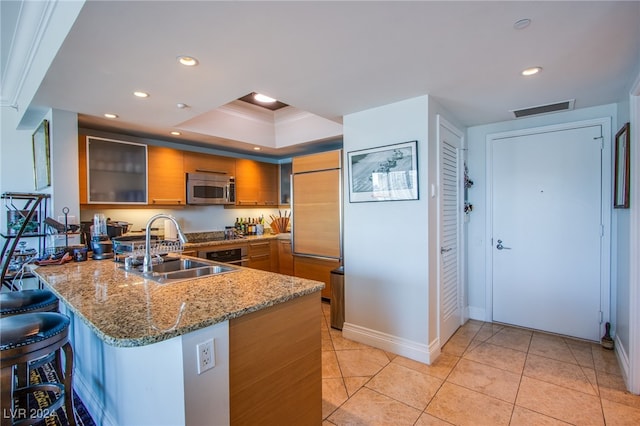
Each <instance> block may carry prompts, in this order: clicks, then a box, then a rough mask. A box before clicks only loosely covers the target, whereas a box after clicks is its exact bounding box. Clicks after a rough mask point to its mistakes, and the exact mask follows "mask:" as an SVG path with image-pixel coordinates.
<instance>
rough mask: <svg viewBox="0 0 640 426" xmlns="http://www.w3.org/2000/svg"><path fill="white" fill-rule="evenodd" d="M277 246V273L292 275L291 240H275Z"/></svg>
mask: <svg viewBox="0 0 640 426" xmlns="http://www.w3.org/2000/svg"><path fill="white" fill-rule="evenodd" d="M277 245H278V272H279V273H280V274H285V275H293V274H294V269H293V254H291V240H280V239H279V240H277Z"/></svg>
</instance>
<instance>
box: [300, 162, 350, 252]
mask: <svg viewBox="0 0 640 426" xmlns="http://www.w3.org/2000/svg"><path fill="white" fill-rule="evenodd" d="M341 173H342V170H341V169H330V170H320V171H313V172H305V173H298V174H294V175H293V177H292V179H293V182H292V186H293V199H292V211H293V221H292V241H293V245H292V251H293V254H294V255H302V256H317V257H323V258H330V259H341V258H342V218H341V213H342V208H341V206H342V199H341V198H342V197H341V188H342V182H341V178H342V176H341Z"/></svg>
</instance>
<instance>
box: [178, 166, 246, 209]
mask: <svg viewBox="0 0 640 426" xmlns="http://www.w3.org/2000/svg"><path fill="white" fill-rule="evenodd" d="M235 181H236V180H235V178H234V177H232V176H225V175H220V174H215V173H187V204H200V205H206V204H235V203H236V182H235Z"/></svg>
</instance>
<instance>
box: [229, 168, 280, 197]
mask: <svg viewBox="0 0 640 426" xmlns="http://www.w3.org/2000/svg"><path fill="white" fill-rule="evenodd" d="M236 205H237V206H243V207H250V206H277V205H278V165H277V164H270V163H262V162H259V161H253V160H245V159H236Z"/></svg>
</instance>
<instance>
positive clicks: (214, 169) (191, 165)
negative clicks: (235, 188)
mask: <svg viewBox="0 0 640 426" xmlns="http://www.w3.org/2000/svg"><path fill="white" fill-rule="evenodd" d="M183 155H184V171H185V173H196V172H204V173H218V174H223V175H227V176H235V174H236V160H235V158H230V157H221V156H219V155H210V154H203V153H201V152H192V151H184V153H183Z"/></svg>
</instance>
